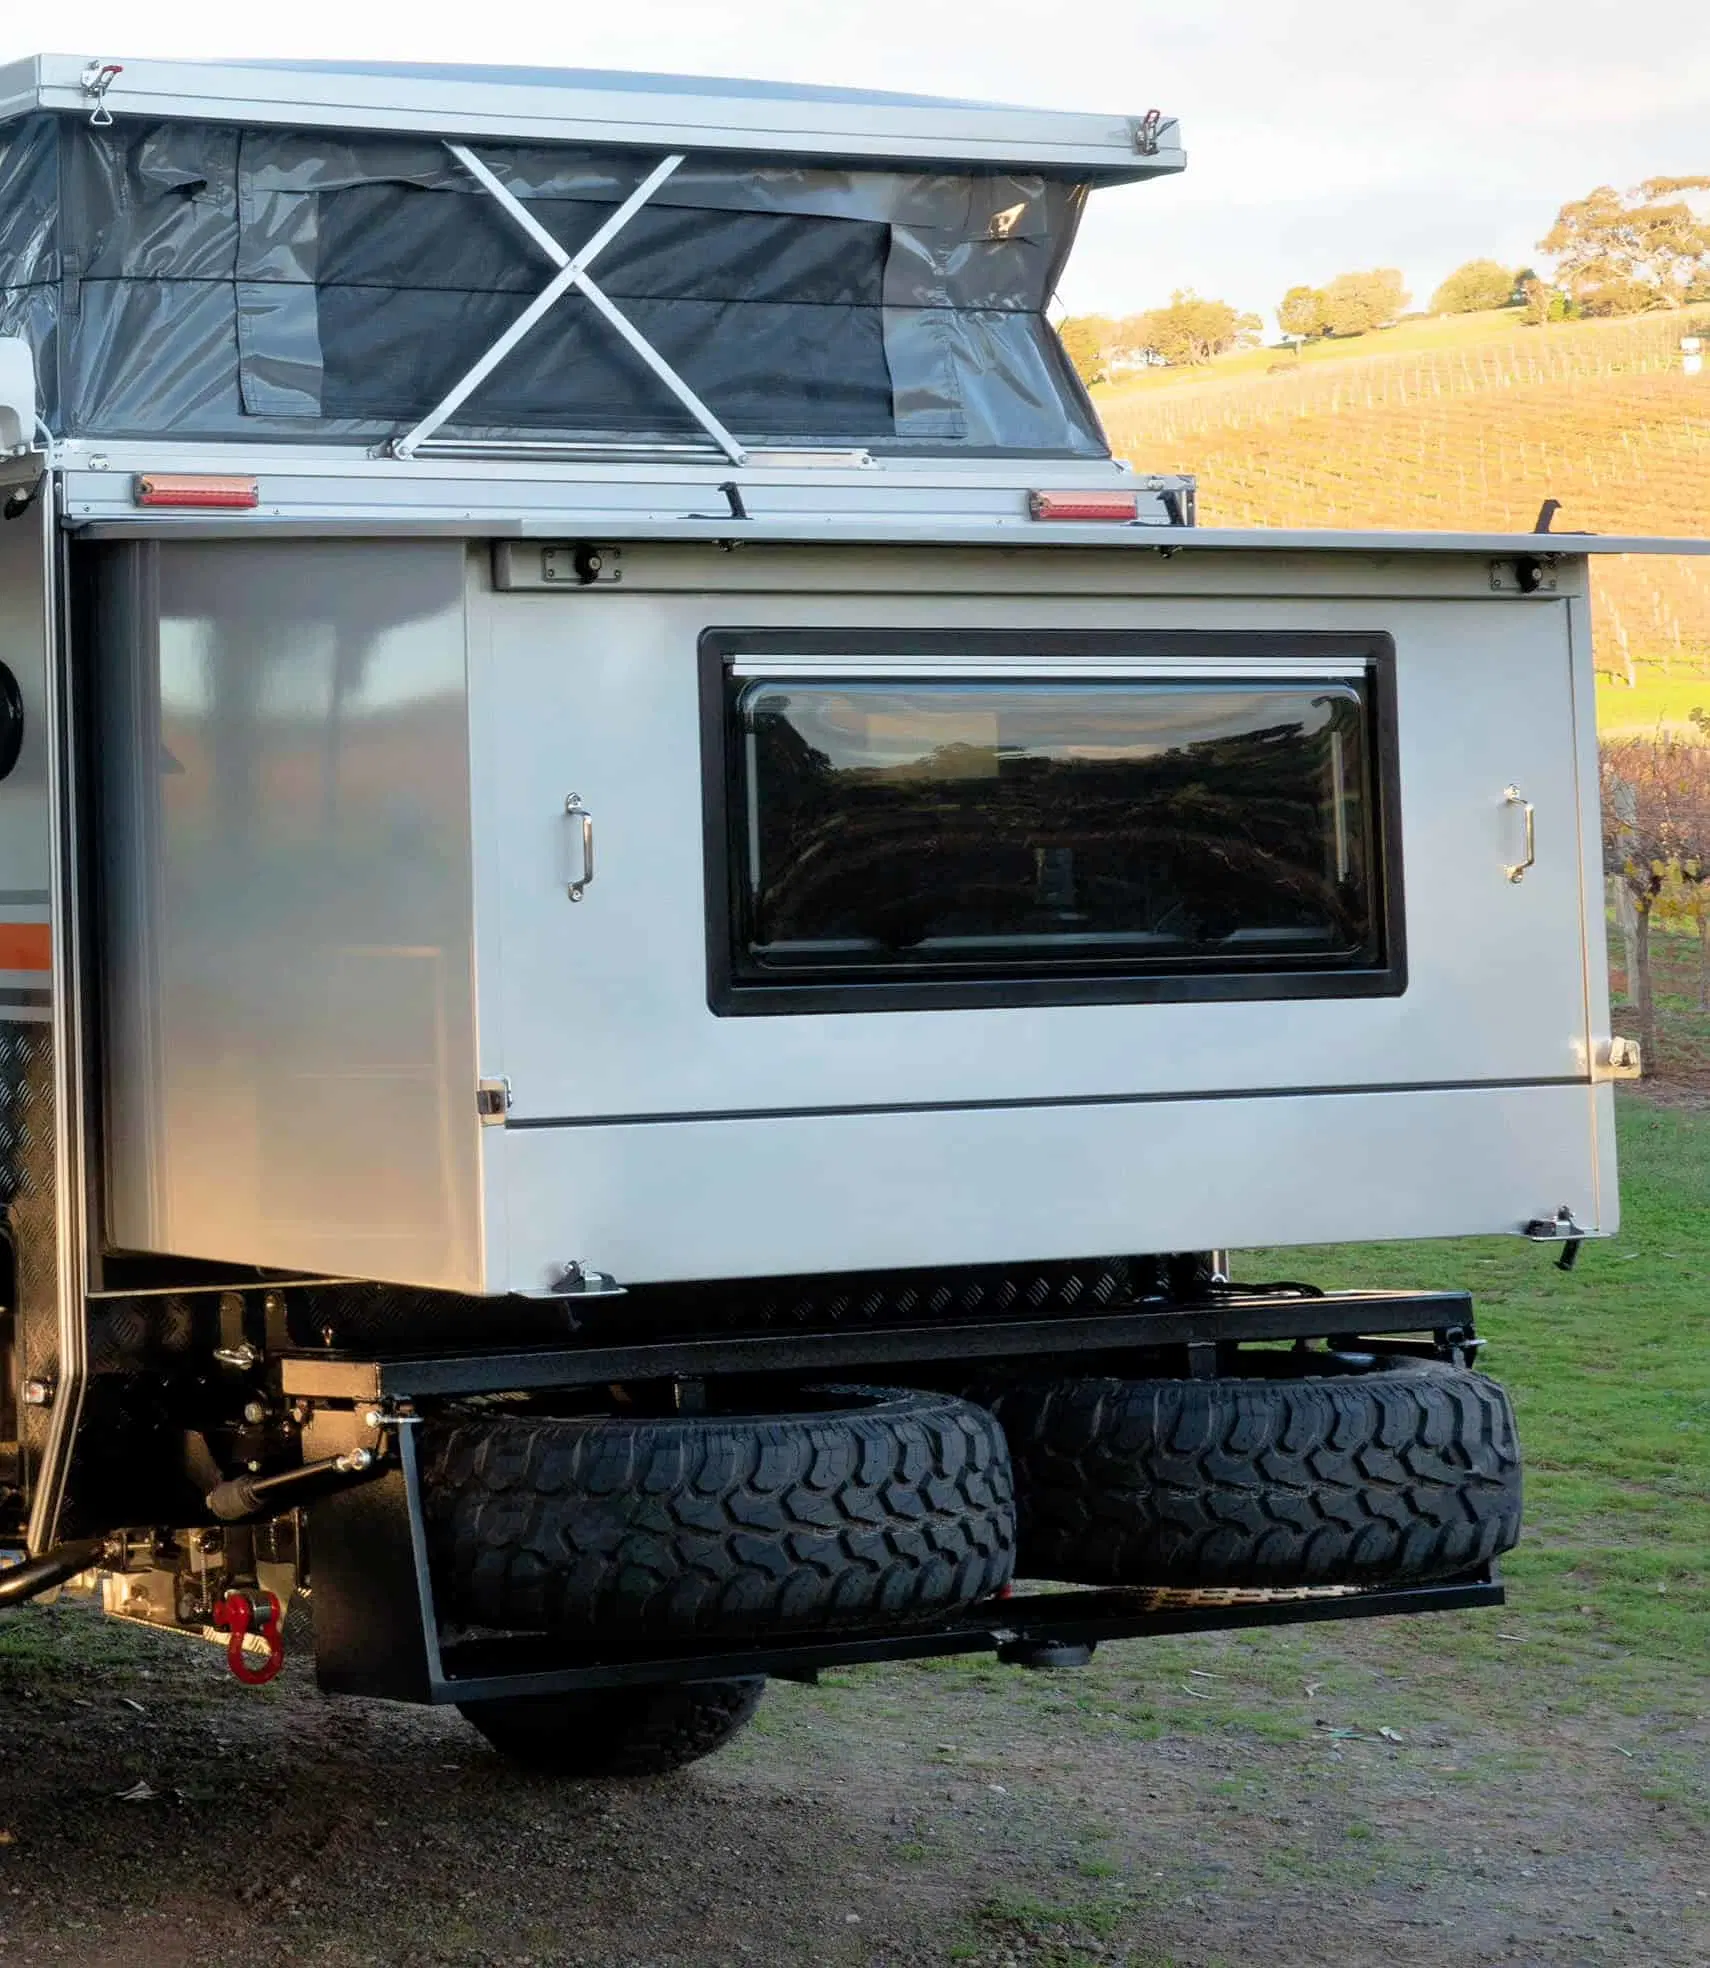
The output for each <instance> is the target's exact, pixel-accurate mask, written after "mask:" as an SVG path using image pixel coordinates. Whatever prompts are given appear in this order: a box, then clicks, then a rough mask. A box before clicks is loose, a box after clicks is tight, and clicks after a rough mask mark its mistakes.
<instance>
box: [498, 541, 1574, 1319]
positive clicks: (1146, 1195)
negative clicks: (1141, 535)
mask: <svg viewBox="0 0 1710 1968" xmlns="http://www.w3.org/2000/svg"><path fill="white" fill-rule="evenodd" d="M821 558H826V559H829V558H833V557H831V556H824V557H821ZM837 558H842V559H843V561H844V572H843V575H842V577H841V578H839V577H838V575H837V572H836V570H834V569H830V568H827V569H826V570H825V579H824V580H823V582H818V583H815V584H814V586H813V587H809V588H803V589H800V590H798V591H796V592H786V591H783V590H784V589H785V587H786V586H787V584H786V583H780V588H779V590H778V591H773V592H767V591H765V589H764V586H763V584H760V583H756V582H755V581H754V580H753V579H752V577H750V576H748V575H746V574H745V573H744V572H743V571H742V570H741V563H740V562H738V563H735V564H734V565H735V566H736V569H737V571H736V572H735V573H734V574H733V577H732V579H733V581H740V582H743V583H744V587H743V588H742V590H741V591H734V590H730V589H718V588H715V587H714V586H712V585H710V584H709V585H708V586H707V587H705V588H703V589H701V590H699V591H693V590H685V589H684V588H682V587H681V586H679V585H675V584H674V583H673V581H672V580H671V579H670V578H668V576H667V575H666V574H664V573H663V572H662V573H661V574H660V577H659V578H657V579H656V580H652V581H650V580H649V578H648V572H647V570H648V569H650V568H655V567H658V568H659V569H661V570H663V568H664V562H663V560H662V559H658V560H655V559H648V560H642V559H641V558H640V557H638V560H637V563H636V564H635V565H634V566H633V567H630V568H626V570H625V579H624V582H623V583H622V584H621V585H615V586H613V587H610V588H601V589H598V590H590V591H588V592H586V593H576V594H563V593H543V592H534V593H525V592H508V593H494V592H491V591H490V588H489V586H488V584H487V583H486V581H485V577H484V573H482V572H478V573H477V577H476V579H475V582H474V588H473V591H472V602H471V606H472V612H473V615H474V618H475V620H476V622H477V624H478V630H477V641H476V648H477V654H476V656H475V658H474V662H473V668H472V693H473V697H474V701H475V710H474V715H473V728H474V730H475V732H476V734H477V744H478V750H477V756H476V763H475V806H474V820H475V826H476V837H477V862H478V867H479V869H480V870H481V880H482V882H483V883H485V884H487V885H488V887H489V889H494V890H496V891H497V893H496V895H494V894H492V893H489V895H488V897H487V904H486V914H485V916H484V918H483V924H482V929H481V935H480V947H481V952H482V957H481V966H482V1007H483V1010H482V1029H483V1045H484V1048H485V1052H484V1058H485V1060H486V1062H487V1063H486V1064H485V1065H484V1068H483V1070H485V1071H488V1072H492V1071H495V1070H499V1071H502V1072H503V1073H505V1074H506V1076H507V1077H508V1078H509V1079H510V1082H511V1086H512V1094H513V1105H512V1108H511V1113H510V1125H509V1126H508V1127H507V1128H505V1129H504V1130H502V1131H495V1136H494V1138H493V1139H492V1141H491V1152H492V1156H493V1161H492V1170H493V1172H494V1207H493V1213H492V1218H491V1222H492V1252H491V1262H490V1268H489V1277H490V1281H491V1286H492V1288H497V1289H503V1288H505V1287H506V1286H508V1287H509V1288H512V1289H517V1290H539V1289H542V1288H543V1286H544V1285H545V1283H546V1282H547V1280H548V1279H549V1278H550V1277H552V1276H556V1275H557V1274H558V1272H559V1271H560V1270H561V1269H562V1266H563V1264H564V1263H565V1262H566V1261H568V1260H570V1259H579V1260H581V1261H583V1262H586V1263H589V1264H592V1265H596V1266H598V1267H600V1268H602V1269H606V1270H612V1271H615V1272H616V1273H617V1275H619V1276H620V1277H628V1278H631V1279H633V1280H635V1281H638V1282H639V1281H642V1280H646V1279H658V1280H666V1279H672V1278H686V1277H694V1276H708V1275H742V1274H745V1273H747V1274H763V1273H779V1272H787V1271H790V1270H811V1269H815V1268H822V1267H825V1268H829V1267H834V1266H838V1265H846V1264H874V1265H879V1264H930V1263H958V1262H973V1261H980V1260H985V1259H996V1258H998V1257H1003V1256H1007V1257H1043V1256H1047V1255H1051V1256H1056V1255H1062V1256H1068V1255H1086V1254H1088V1253H1089V1252H1095V1251H1105V1250H1118V1249H1129V1250H1134V1249H1139V1250H1147V1249H1173V1248H1184V1247H1197V1246H1212V1247H1216V1246H1223V1245H1231V1244H1233V1245H1240V1244H1244V1243H1258V1242H1282V1243H1289V1242H1309V1241H1323V1240H1331V1239H1344V1238H1348V1239H1354V1238H1372V1237H1380V1236H1419V1235H1449V1234H1476V1233H1480V1232H1495V1231H1508V1232H1512V1231H1514V1230H1515V1229H1517V1228H1518V1227H1519V1226H1520V1224H1521V1223H1523V1222H1524V1221H1526V1220H1528V1219H1529V1218H1531V1217H1533V1216H1536V1215H1548V1214H1551V1213H1552V1212H1553V1211H1554V1210H1555V1209H1556V1208H1557V1206H1558V1205H1560V1204H1562V1203H1568V1204H1569V1205H1570V1207H1572V1208H1573V1209H1574V1212H1575V1215H1576V1218H1577V1219H1578V1220H1579V1221H1580V1222H1582V1223H1585V1224H1587V1225H1588V1226H1592V1225H1595V1224H1597V1223H1599V1222H1600V1221H1601V1218H1600V1216H1599V1209H1600V1206H1601V1204H1600V1195H1599V1191H1600V1188H1601V1187H1603V1186H1604V1184H1603V1183H1601V1182H1600V1180H1599V1176H1598V1169H1597V1159H1596V1148H1595V1139H1596V1121H1597V1113H1598V1109H1599V1106H1600V1105H1601V1104H1606V1096H1605V1095H1604V1094H1603V1093H1602V1092H1601V1090H1598V1089H1595V1088H1594V1087H1593V1085H1592V1079H1591V1067H1590V1061H1591V1057H1592V1051H1593V1043H1594V1028H1593V1025H1592V1020H1593V1017H1594V1016H1596V1015H1600V1012H1599V1008H1598V1007H1597V1006H1594V1004H1593V1002H1592V998H1591V995H1590V991H1589V987H1588V985H1587V981H1586V976H1585V968H1586V962H1587V941H1586V921H1587V908H1588V904H1587V900H1586V896H1585V893H1584V887H1585V881H1586V873H1585V865H1586V856H1585V835H1584V813H1583V797H1584V795H1583V762H1582V761H1580V760H1579V756H1578V754H1579V749H1580V729H1581V727H1580V726H1578V725H1576V708H1575V706H1576V700H1575V687H1576V686H1575V679H1574V677H1573V675H1572V673H1571V669H1570V642H1569V599H1568V598H1569V596H1571V595H1573V594H1575V593H1577V592H1578V589H1577V587H1576V585H1575V584H1576V583H1577V581H1578V579H1579V574H1580V570H1579V569H1578V568H1577V567H1567V568H1564V570H1563V574H1562V579H1563V583H1564V588H1565V590H1566V592H1565V593H1564V594H1558V595H1553V596H1544V597H1537V598H1529V599H1526V600H1519V599H1516V598H1514V597H1511V596H1500V595H1496V594H1493V592H1492V590H1491V586H1490V573H1489V565H1488V563H1487V562H1485V561H1482V560H1478V561H1475V560H1472V559H1471V558H1469V559H1467V560H1466V561H1464V562H1462V563H1459V565H1458V567H1457V568H1453V569H1446V568H1445V567H1444V566H1443V565H1441V564H1439V563H1437V562H1436V561H1435V559H1434V557H1433V558H1432V559H1427V558H1424V557H1421V558H1420V559H1418V560H1411V559H1409V558H1408V557H1407V556H1405V555H1400V554H1398V555H1395V556H1393V557H1392V558H1391V559H1390V560H1389V561H1388V562H1387V563H1386V564H1385V565H1384V566H1383V568H1382V570H1381V572H1382V579H1381V581H1375V580H1374V579H1373V569H1372V568H1367V569H1364V570H1362V571H1361V573H1360V575H1359V577H1358V579H1357V580H1352V581H1347V582H1344V581H1343V580H1342V578H1341V576H1340V575H1339V573H1338V571H1337V570H1338V564H1337V563H1336V562H1335V561H1333V560H1331V559H1329V558H1326V559H1325V560H1323V561H1322V562H1321V563H1319V568H1320V572H1319V575H1318V582H1319V585H1320V586H1321V588H1322V590H1323V591H1322V592H1321V593H1318V594H1316V595H1315V594H1313V593H1312V592H1311V584H1310V583H1304V582H1302V581H1300V580H1291V581H1290V582H1289V583H1288V584H1287V586H1288V590H1289V591H1287V592H1276V593H1273V594H1272V595H1270V596H1269V597H1267V595H1266V593H1265V585H1264V583H1265V573H1264V570H1265V568H1266V566H1267V565H1275V564H1276V563H1274V562H1271V563H1267V560H1266V557H1265V556H1264V555H1263V554H1255V555H1253V556H1251V557H1243V556H1240V555H1235V554H1223V555H1218V556H1216V557H1214V558H1213V557H1204V558H1201V559H1199V560H1198V562H1197V564H1196V563H1195V562H1194V561H1193V560H1192V559H1191V557H1186V556H1184V557H1182V559H1180V560H1178V561H1174V562H1170V563H1167V564H1165V565H1164V566H1162V567H1160V565H1159V564H1158V563H1155V562H1150V561H1148V562H1147V563H1145V573H1144V576H1143V579H1144V582H1145V585H1146V589H1147V592H1145V593H1144V594H1135V595H1131V596H1130V597H1128V598H1126V599H1124V598H1121V597H1118V596H1114V595H1112V594H1111V593H1110V592H1109V585H1110V584H1109V583H1108V582H1107V583H1103V584H1101V585H1102V587H1103V592H1095V593H1091V594H1085V595H1079V596H1077V595H1072V594H1067V595H1066V594H1062V593H1048V592H1035V593H1033V594H1029V593H1028V592H1027V591H1026V585H1025V576H1024V575H1022V576H1021V577H1020V585H1019V587H1018V588H1017V589H1016V590H1015V591H1014V592H1009V593H1005V594H1004V596H1003V599H1002V600H1001V601H998V600H995V599H989V600H982V599H981V598H980V596H979V595H978V594H977V593H969V592H966V591H965V589H959V576H958V571H957V568H956V556H955V555H954V554H953V553H952V554H941V555H936V556H932V557H927V556H924V555H914V556H909V557H907V558H906V559H905V558H903V557H901V556H896V555H889V556H887V555H884V554H882V553H880V552H861V551H859V550H856V551H854V552H851V553H849V554H848V555H847V556H846V557H841V556H840V557H837ZM1053 558H1054V557H1053V556H1049V555H1042V556H1040V557H1039V561H1038V563H1037V564H1038V565H1040V566H1042V567H1043V566H1045V565H1046V564H1048V563H1050V562H1051V561H1052V560H1053ZM1029 564H1033V563H1031V557H1029ZM887 569H888V570H890V572H889V587H890V592H889V593H888V594H887V593H886V592H885V591H884V590H885V588H886V586H887V580H886V570H887ZM1296 572H1297V573H1298V570H1296ZM1012 578H1014V577H1013V569H1012ZM632 583H633V584H632ZM1278 585H1279V589H1280V588H1282V587H1283V585H1284V584H1283V582H1282V581H1281V579H1280V577H1279V581H1278ZM709 629H712V630H716V631H719V632H720V634H721V635H724V636H730V635H736V636H737V637H738V638H739V639H740V636H741V634H743V633H753V632H763V633H765V634H767V635H769V636H770V637H771V638H772V639H773V640H772V644H771V645H770V646H771V647H773V648H775V647H776V642H777V638H778V637H780V636H785V635H787V634H788V633H789V632H791V631H798V632H800V633H801V635H802V637H803V642H804V647H805V646H806V644H807V642H808V641H809V639H810V638H812V646H813V648H814V650H815V652H816V658H817V660H818V661H820V662H821V664H822V665H823V664H826V663H829V664H831V665H832V666H833V667H835V664H836V660H837V658H836V654H835V650H836V638H837V635H838V634H839V633H843V634H850V633H851V632H854V634H855V635H859V634H861V633H862V632H864V633H865V634H867V635H868V636H873V635H877V634H887V635H898V634H900V635H902V636H903V637H904V638H905V639H906V637H907V635H908V634H909V633H910V632H919V633H920V635H921V636H922V639H923V640H922V646H923V647H924V646H925V640H924V639H925V637H926V636H928V635H935V636H939V637H942V636H944V635H945V634H946V633H947V632H949V633H951V634H952V635H958V636H961V637H962V638H963V639H964V641H965V643H966V651H965V657H964V661H965V668H964V670H963V671H961V672H959V674H969V673H975V672H977V669H978V665H979V663H980V661H981V654H980V652H981V648H982V643H983V641H984V642H989V640H990V639H991V638H992V637H995V636H998V635H1010V636H1016V635H1020V636H1022V637H1024V638H1025V636H1026V635H1027V634H1028V632H1029V631H1037V632H1038V637H1039V643H1040V647H1041V649H1047V648H1049V649H1051V650H1054V651H1055V652H1056V654H1057V655H1058V656H1061V655H1062V654H1063V653H1064V647H1063V645H1064V639H1065V638H1066V639H1067V641H1068V643H1069V644H1070V645H1072V644H1073V640H1074V638H1075V637H1076V636H1077V635H1085V636H1086V637H1088V638H1093V637H1098V636H1107V637H1108V636H1112V635H1116V636H1120V635H1123V634H1139V635H1142V636H1144V635H1148V634H1154V635H1165V636H1168V635H1170V634H1176V633H1179V632H1182V631H1188V632H1204V631H1207V630H1216V631H1220V632H1223V633H1224V634H1226V635H1229V636H1234V637H1240V636H1252V637H1258V638H1264V637H1266V636H1274V635H1277V634H1279V633H1280V634H1282V635H1283V636H1285V637H1289V636H1292V637H1295V638H1302V637H1304V638H1311V637H1313V636H1326V635H1343V636H1354V637H1365V638H1371V637H1373V636H1380V637H1385V638H1388V639H1389V640H1390V641H1392V642H1393V645H1394V649H1395V678H1396V702H1397V741H1396V756H1395V757H1394V759H1393V760H1392V761H1390V765H1389V768H1388V769H1390V770H1393V771H1394V772H1395V774H1396V775H1397V778H1398V784H1399V799H1400V809H1401V829H1400V831H1401V841H1402V862H1403V867H1402V874H1401V881H1402V887H1403V890H1404V907H1405V926H1406V948H1407V976H1406V987H1405V989H1404V990H1402V991H1400V992H1399V993H1394V994H1387V995H1372V996H1363V997H1313V996H1310V995H1308V996H1291V997H1282V996H1278V997H1276V998H1271V999H1267V998H1264V997H1260V998H1257V999H1251V1000H1248V1001H1245V1002H1233V1001H1231V1002H1205V1001H1200V1002H1195V1001H1191V1000H1184V1001H1179V1002H1126V1003H1125V1002H1109V1003H1056V1004H1052V1003H1031V1004H1029V1003H1021V1002H1016V1003H1009V1004H991V1005H986V1006H982V1007H971V1008H958V1009H951V1010H936V1009H933V1010H908V1009H886V1010H882V1011H851V1010H842V1011H828V1012H806V1013H802V1014H800V1015H778V1016H742V1017H735V1016H721V1015H719V1013H718V1011H717V1010H716V1009H715V1008H714V1006H713V1004H712V1003H710V1002H709V975H708V936H709V911H710V910H711V908H712V907H713V906H715V905H714V903H713V902H712V901H711V900H710V896H711V893H712V890H713V886H715V885H709V884H708V883H707V881H706V879H705V875H706V867H707V862H708V857H710V856H713V855H715V854H717V853H719V852H722V851H723V850H722V849H721V847H720V846H719V844H718V843H717V842H716V841H715V840H714V839H713V837H712V835H711V833H710V831H707V830H704V829H703V812H702V800H703V794H704V790H705V774H706V770H707V755H708V740H707V736H706V733H705V730H704V729H703V727H702V724H701V722H700V718H699V713H698V711H697V708H696V706H695V703H694V696H695V682H696V668H697V663H698V662H700V661H701V660H703V658H702V656H701V655H700V654H699V653H698V652H700V651H701V650H702V648H703V639H704V638H705V636H706V632H707V631H708V630H709ZM828 650H829V651H830V652H831V653H830V654H828V653H827V652H828ZM1042 660H1043V661H1045V662H1047V663H1048V661H1049V660H1051V659H1050V658H1049V657H1046V658H1043V659H1042ZM1256 660H1258V661H1259V662H1261V663H1262V662H1263V660H1264V656H1263V652H1262V651H1261V653H1260V655H1259V657H1258V658H1257V659H1256ZM861 668H862V662H861V660H860V659H858V658H857V657H856V655H855V644H854V643H853V642H852V643H851V661H850V663H849V666H848V673H849V675H850V676H851V677H855V676H858V675H859V674H860V672H861ZM483 732H485V733H486V734H488V735H487V737H486V738H485V739H483V738H482V737H481V735H480V734H482V733H483ZM500 733H502V735H503V739H502V748H498V749H495V748H494V746H493V737H494V734H500ZM1511 786H1513V787H1516V788H1517V789H1518V790H1519V791H1520V793H1521V794H1522V795H1523V796H1524V798H1526V799H1528V800H1530V801H1531V802H1532V803H1533V805H1534V807H1535V809H1536V814H1537V825H1538V855H1537V860H1536V862H1535V864H1534V865H1533V866H1532V867H1530V868H1527V869H1526V870H1525V871H1524V875H1523V879H1522V880H1520V881H1513V880H1511V879H1510V874H1509V871H1510V869H1511V868H1512V867H1513V866H1514V864H1515V863H1516V862H1518V861H1519V860H1520V859H1521V857H1522V854H1523V847H1524V836H1523V831H1522V826H1521V816H1520V810H1519V807H1518V805H1517V804H1516V802H1514V801H1513V800H1511V799H1510V798H1509V796H1508V789H1509V788H1510V787H1511ZM572 792H575V793H577V794H579V795H580V798H581V803H582V805H583V806H585V807H586V808H587V809H589V810H591V812H592V813H593V815H594V825H595V832H596V839H597V855H596V859H597V873H596V877H595V880H594V882H593V884H592V885H591V886H590V887H589V888H588V889H587V890H586V892H585V894H584V896H583V898H582V899H581V901H580V902H576V903H572V902H571V901H570V900H569V897H568V892H567V889H568V883H569V882H570V880H571V879H573V877H574V876H575V874H576V873H577V872H578V870H579V868H580V846H579V841H578V834H579V829H580V822H579V821H576V822H571V821H570V820H568V819H567V816H566V812H565V803H566V799H567V796H568V795H569V794H570V793H572ZM898 880H899V881H902V880H906V869H899V871H898ZM498 1062H502V1064H501V1063H498ZM501 1253H503V1254H501Z"/></svg>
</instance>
